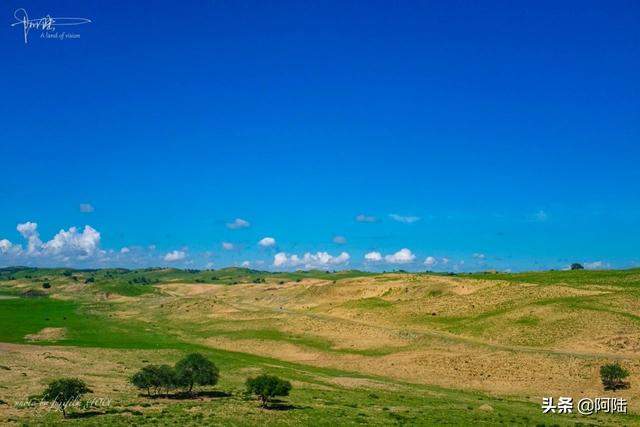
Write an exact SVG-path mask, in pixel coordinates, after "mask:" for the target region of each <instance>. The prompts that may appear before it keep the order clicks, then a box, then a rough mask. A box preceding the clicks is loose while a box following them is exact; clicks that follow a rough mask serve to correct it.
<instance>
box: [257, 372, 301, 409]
mask: <svg viewBox="0 0 640 427" xmlns="http://www.w3.org/2000/svg"><path fill="white" fill-rule="evenodd" d="M246 385H247V393H251V394H255V395H256V396H258V397H259V398H260V402H261V405H262V407H263V408H264V407H266V405H267V402H268V401H269V400H270V399H271V398H273V397H275V396H288V395H289V392H290V391H291V383H290V382H289V381H285V380H282V379H280V378H278V377H276V376H273V375H260V376H257V377H255V378H248V379H247V382H246Z"/></svg>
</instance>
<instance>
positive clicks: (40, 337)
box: [24, 328, 67, 341]
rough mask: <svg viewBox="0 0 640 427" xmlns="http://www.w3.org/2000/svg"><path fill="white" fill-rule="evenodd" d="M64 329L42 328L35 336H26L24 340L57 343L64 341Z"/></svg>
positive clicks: (65, 332) (65, 330)
mask: <svg viewBox="0 0 640 427" xmlns="http://www.w3.org/2000/svg"><path fill="white" fill-rule="evenodd" d="M66 334H67V329H66V328H44V329H42V330H41V331H40V332H38V333H37V334H28V335H25V336H24V338H25V339H26V340H29V341H58V340H62V339H64V337H65V335H66Z"/></svg>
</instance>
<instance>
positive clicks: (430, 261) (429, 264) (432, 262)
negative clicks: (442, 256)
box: [424, 256, 438, 267]
mask: <svg viewBox="0 0 640 427" xmlns="http://www.w3.org/2000/svg"><path fill="white" fill-rule="evenodd" d="M437 263H438V260H436V259H435V258H434V257H432V256H428V257H427V258H425V260H424V265H426V266H427V267H433V266H434V265H436V264H437Z"/></svg>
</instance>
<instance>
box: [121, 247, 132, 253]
mask: <svg viewBox="0 0 640 427" xmlns="http://www.w3.org/2000/svg"><path fill="white" fill-rule="evenodd" d="M129 252H131V249H129V248H127V247H126V246H125V247H124V248H122V249H120V253H121V254H128V253H129Z"/></svg>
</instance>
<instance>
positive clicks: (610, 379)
mask: <svg viewBox="0 0 640 427" xmlns="http://www.w3.org/2000/svg"><path fill="white" fill-rule="evenodd" d="M628 376H629V371H627V370H626V369H625V368H623V367H622V366H620V364H619V363H609V364H607V365H602V366H601V367H600V379H601V380H602V385H603V386H604V389H605V390H618V389H622V388H627V387H628V386H629V385H628V384H627V383H626V382H624V380H625V379H626V378H627V377H628Z"/></svg>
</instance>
